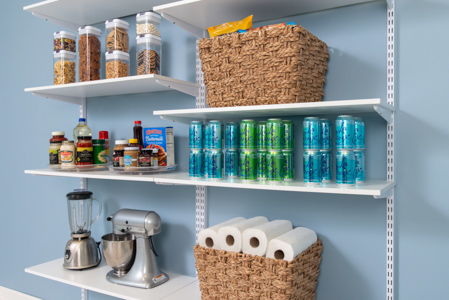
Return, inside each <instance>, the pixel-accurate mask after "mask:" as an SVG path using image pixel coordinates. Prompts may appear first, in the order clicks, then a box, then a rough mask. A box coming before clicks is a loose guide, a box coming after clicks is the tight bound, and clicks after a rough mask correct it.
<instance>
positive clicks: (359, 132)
mask: <svg viewBox="0 0 449 300" xmlns="http://www.w3.org/2000/svg"><path fill="white" fill-rule="evenodd" d="M354 126H355V149H365V122H363V119H362V118H354Z"/></svg>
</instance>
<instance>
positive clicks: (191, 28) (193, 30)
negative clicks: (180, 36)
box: [161, 13, 204, 39]
mask: <svg viewBox="0 0 449 300" xmlns="http://www.w3.org/2000/svg"><path fill="white" fill-rule="evenodd" d="M161 16H162V17H164V18H165V19H167V20H168V21H170V22H172V23H173V24H175V25H176V26H178V27H181V28H182V29H184V30H185V31H187V32H190V33H191V34H193V35H194V36H196V37H197V38H200V39H201V38H203V37H204V30H202V29H200V28H198V27H195V26H193V25H191V24H189V23H186V22H184V21H181V20H179V19H177V18H175V17H173V16H170V15H167V14H166V13H161Z"/></svg>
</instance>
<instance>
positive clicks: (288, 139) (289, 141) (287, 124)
mask: <svg viewBox="0 0 449 300" xmlns="http://www.w3.org/2000/svg"><path fill="white" fill-rule="evenodd" d="M282 126H283V127H284V143H283V144H284V149H286V150H293V148H295V135H294V132H293V121H290V120H282Z"/></svg>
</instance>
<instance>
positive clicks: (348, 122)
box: [335, 116, 355, 150]
mask: <svg viewBox="0 0 449 300" xmlns="http://www.w3.org/2000/svg"><path fill="white" fill-rule="evenodd" d="M354 141H355V126H354V118H353V117H352V116H339V117H338V118H337V121H335V147H336V148H337V149H349V150H352V149H354Z"/></svg>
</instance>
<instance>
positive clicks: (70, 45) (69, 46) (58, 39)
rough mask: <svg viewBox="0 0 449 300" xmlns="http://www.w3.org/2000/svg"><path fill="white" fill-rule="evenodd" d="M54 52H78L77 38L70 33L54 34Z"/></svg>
mask: <svg viewBox="0 0 449 300" xmlns="http://www.w3.org/2000/svg"><path fill="white" fill-rule="evenodd" d="M53 50H54V51H58V50H66V51H72V52H76V36H75V35H74V34H73V33H71V32H68V31H57V32H55V33H53Z"/></svg>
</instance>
